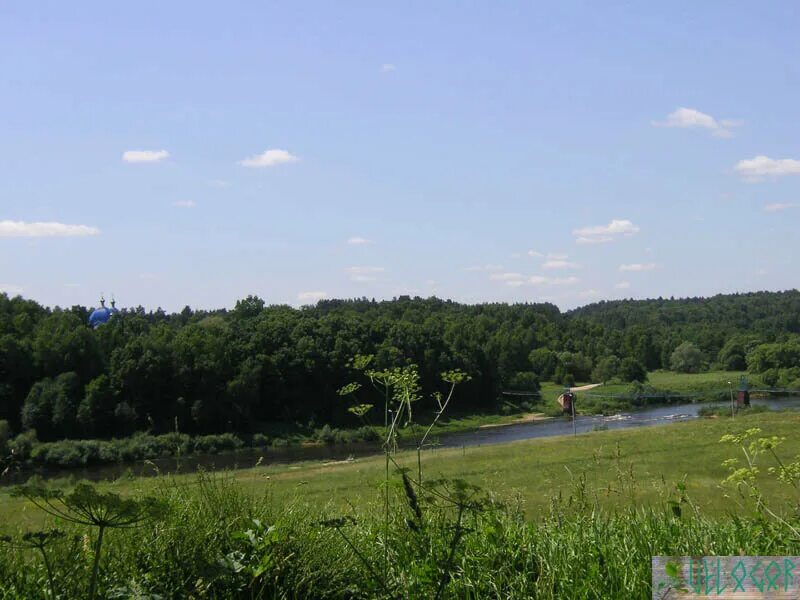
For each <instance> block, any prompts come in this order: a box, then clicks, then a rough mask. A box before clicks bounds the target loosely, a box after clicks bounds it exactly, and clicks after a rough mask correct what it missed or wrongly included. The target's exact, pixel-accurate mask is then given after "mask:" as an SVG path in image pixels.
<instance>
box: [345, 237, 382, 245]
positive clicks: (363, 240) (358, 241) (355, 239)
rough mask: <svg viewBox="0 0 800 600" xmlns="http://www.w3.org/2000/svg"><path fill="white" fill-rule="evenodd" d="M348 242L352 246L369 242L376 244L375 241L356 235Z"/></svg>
mask: <svg viewBox="0 0 800 600" xmlns="http://www.w3.org/2000/svg"><path fill="white" fill-rule="evenodd" d="M347 243H348V244H349V245H351V246H366V245H368V244H374V243H375V242H373V241H372V240H368V239H367V238H363V237H359V236H355V237H351V238H350V239H348V240H347Z"/></svg>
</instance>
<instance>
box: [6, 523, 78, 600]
mask: <svg viewBox="0 0 800 600" xmlns="http://www.w3.org/2000/svg"><path fill="white" fill-rule="evenodd" d="M66 537H67V534H66V533H64V532H63V531H61V530H60V529H48V530H46V531H29V532H27V533H24V534H22V535H21V536H19V537H16V538H14V537H11V536H9V535H2V536H0V543H3V544H6V545H8V546H11V547H12V548H16V549H18V550H35V551H36V552H37V553H38V554H39V555H40V556H41V557H42V562H43V563H44V568H45V572H46V573H47V587H48V594H49V596H50V598H57V597H58V594H57V590H56V577H55V571H54V568H53V564H52V562H51V560H50V558H49V556H48V548H49V547H50V546H52V545H55V544H57V543H60V542H61V541H63V540H64V538H66ZM74 539H76V540H77V539H79V538H74Z"/></svg>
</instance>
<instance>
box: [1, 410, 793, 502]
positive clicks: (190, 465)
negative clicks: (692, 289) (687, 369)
mask: <svg viewBox="0 0 800 600" xmlns="http://www.w3.org/2000/svg"><path fill="white" fill-rule="evenodd" d="M752 403H753V405H756V406H767V407H768V408H770V409H772V410H800V397H790V398H772V399H753V401H752ZM715 406H722V407H729V406H730V404H728V403H708V402H704V403H694V404H671V405H668V406H658V407H654V408H647V409H643V410H638V411H631V412H623V413H620V414H617V415H613V416H605V417H604V416H601V415H597V416H578V417H577V418H576V421H575V424H574V430H575V431H576V432H577V433H586V432H590V431H595V430H597V429H629V428H632V427H647V426H651V425H663V424H667V423H674V422H679V421H689V420H692V419H696V418H698V416H697V413H698V411H699V410H700V409H701V408H703V407H715ZM572 433H573V423H572V420H571V419H569V418H556V419H549V420H544V421H532V422H527V423H519V424H516V425H505V426H501V427H485V428H479V429H475V430H472V431H464V432H460V433H451V434H443V435H441V436H439V437H438V439H437V440H436V441H437V443H438V446H439V447H442V448H461V447H469V446H482V445H490V444H503V443H506V442H513V441H517V440H527V439H533V438H541V437H552V436H557V435H571V434H572ZM379 453H380V446H379V445H378V444H374V443H357V444H333V445H323V446H289V447H286V448H266V449H243V450H239V451H236V452H230V453H225V454H218V455H192V456H187V457H184V458H174V457H170V458H158V459H154V460H150V461H141V462H137V463H128V464H115V465H101V466H93V467H85V468H77V469H38V470H37V471H35V473H37V474H38V475H40V476H41V477H43V478H44V479H51V478H54V477H69V476H73V477H76V478H79V479H88V480H90V481H102V480H108V479H116V478H118V477H120V476H123V475H126V474H131V475H137V476H152V475H156V474H159V473H160V474H164V473H191V472H194V471H196V470H197V469H198V468H203V469H206V470H221V469H239V468H248V467H252V466H254V465H256V464H257V463H259V462H260V463H261V464H287V463H297V462H302V461H311V460H313V461H339V460H345V459H348V458H351V457H352V458H357V457H361V456H369V455H374V454H379ZM30 475H31V472H30V471H27V472H23V473H12V474H10V476H8V475H7V476H6V477H4V478H2V479H0V486H3V485H9V484H17V483H22V482H23V481H25V480H26V479H27V478H28V477H30Z"/></svg>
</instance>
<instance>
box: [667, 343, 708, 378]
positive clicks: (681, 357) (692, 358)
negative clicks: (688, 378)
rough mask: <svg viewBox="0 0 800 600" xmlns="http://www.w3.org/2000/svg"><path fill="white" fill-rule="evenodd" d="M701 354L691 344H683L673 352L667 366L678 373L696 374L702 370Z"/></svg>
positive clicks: (702, 359)
mask: <svg viewBox="0 0 800 600" xmlns="http://www.w3.org/2000/svg"><path fill="white" fill-rule="evenodd" d="M703 362H704V356H703V352H702V351H701V350H700V348H698V347H697V346H695V345H694V344H693V343H692V342H683V343H682V344H681V345H680V346H678V347H677V348H675V350H673V352H672V354H671V355H670V358H669V365H670V368H671V369H672V370H673V371H678V372H679V373H697V372H699V371H700V370H701V369H702V368H703Z"/></svg>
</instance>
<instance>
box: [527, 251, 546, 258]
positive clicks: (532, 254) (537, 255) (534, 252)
mask: <svg viewBox="0 0 800 600" xmlns="http://www.w3.org/2000/svg"><path fill="white" fill-rule="evenodd" d="M528 256H532V257H534V258H538V257H540V256H544V254H542V253H541V252H537V251H536V250H528Z"/></svg>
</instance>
